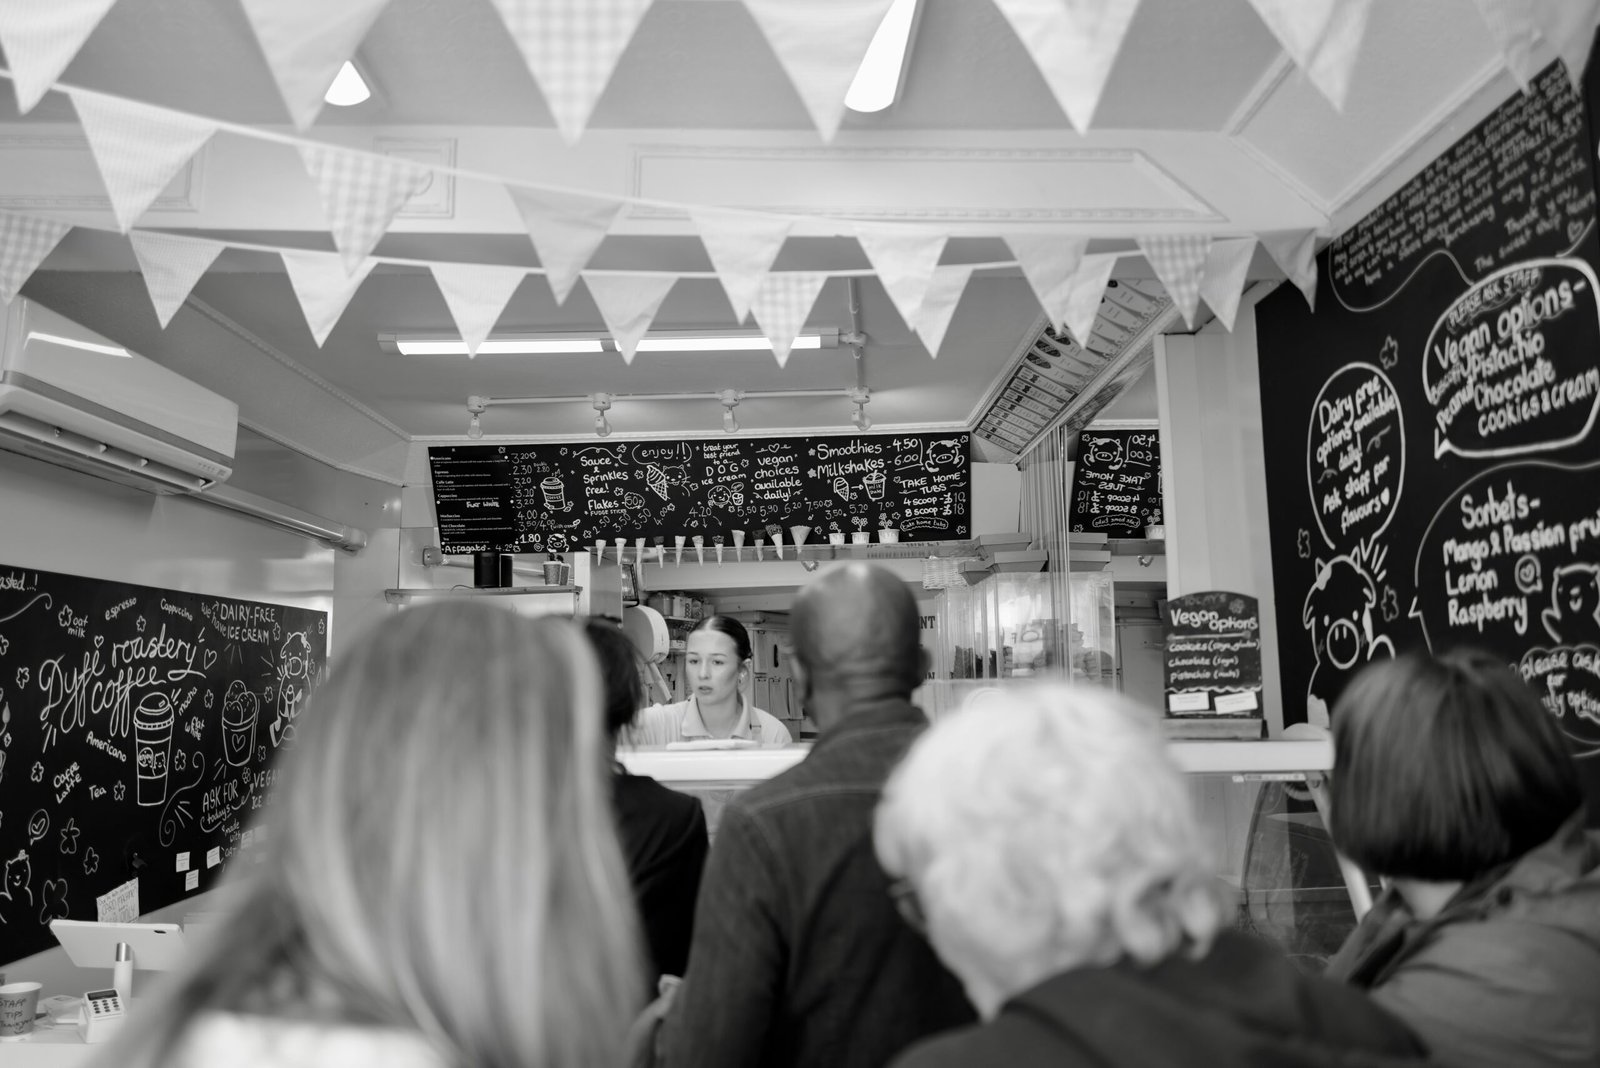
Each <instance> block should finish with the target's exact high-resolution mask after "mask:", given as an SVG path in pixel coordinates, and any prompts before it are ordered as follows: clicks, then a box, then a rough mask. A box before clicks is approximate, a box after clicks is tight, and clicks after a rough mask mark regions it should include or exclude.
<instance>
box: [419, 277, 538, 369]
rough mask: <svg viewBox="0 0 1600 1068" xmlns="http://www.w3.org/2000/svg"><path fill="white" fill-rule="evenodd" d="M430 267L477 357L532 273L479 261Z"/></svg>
mask: <svg viewBox="0 0 1600 1068" xmlns="http://www.w3.org/2000/svg"><path fill="white" fill-rule="evenodd" d="M428 269H429V270H431V271H432V272H433V280H434V282H436V283H438V286H439V292H440V293H442V294H444V302H445V304H446V305H447V306H449V308H450V317H451V318H452V319H454V320H455V321H456V329H457V330H458V331H460V332H461V340H462V341H465V342H466V343H467V355H469V356H476V355H477V354H478V346H479V345H481V344H483V340H484V338H486V337H488V336H489V331H491V330H493V329H494V324H495V323H496V322H498V321H499V319H500V313H501V312H503V311H505V310H506V304H507V303H508V302H509V301H510V300H511V295H512V294H513V293H515V292H516V291H517V287H518V286H520V285H521V284H522V280H523V279H524V278H526V277H527V276H528V272H527V271H525V270H523V269H522V268H521V267H489V266H484V265H481V264H476V263H432V264H429V265H428Z"/></svg>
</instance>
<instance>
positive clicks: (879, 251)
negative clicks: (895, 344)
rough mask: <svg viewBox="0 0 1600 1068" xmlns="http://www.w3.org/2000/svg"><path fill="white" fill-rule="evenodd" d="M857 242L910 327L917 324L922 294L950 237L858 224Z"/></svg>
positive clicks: (914, 230) (931, 231)
mask: <svg viewBox="0 0 1600 1068" xmlns="http://www.w3.org/2000/svg"><path fill="white" fill-rule="evenodd" d="M856 240H857V241H859V242H861V249H862V251H863V252H865V253H866V254H867V259H868V260H870V261H871V262H872V269H873V271H875V272H876V273H877V275H878V281H880V282H882V283H883V288H884V289H887V290H888V291H889V299H890V300H892V301H894V306H895V307H896V308H897V309H899V312H900V318H902V319H904V320H905V321H906V325H907V326H910V325H912V324H914V323H915V322H916V321H917V309H918V308H920V307H922V295H923V293H925V292H927V289H928V283H929V282H931V281H932V280H933V271H934V268H935V267H937V266H939V256H940V254H941V253H943V252H944V243H945V241H946V240H947V236H946V235H945V234H944V233H942V232H940V231H938V230H925V229H922V228H920V227H910V226H872V225H869V224H866V223H857V224H856Z"/></svg>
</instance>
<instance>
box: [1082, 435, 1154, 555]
mask: <svg viewBox="0 0 1600 1068" xmlns="http://www.w3.org/2000/svg"><path fill="white" fill-rule="evenodd" d="M1160 522H1161V447H1160V442H1159V440H1158V438H1157V434H1156V431H1155V430H1096V429H1094V428H1093V427H1090V428H1089V429H1087V430H1085V431H1084V432H1083V433H1082V434H1081V435H1080V436H1079V438H1078V463H1077V466H1076V467H1075V468H1074V469H1073V475H1072V511H1071V515H1070V517H1069V518H1068V520H1067V524H1068V525H1069V526H1070V527H1071V528H1072V529H1073V530H1076V531H1085V532H1088V533H1090V534H1109V535H1110V536H1111V537H1113V538H1142V537H1144V528H1145V527H1146V526H1148V525H1150V524H1151V523H1160Z"/></svg>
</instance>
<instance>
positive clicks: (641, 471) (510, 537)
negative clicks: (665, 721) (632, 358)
mask: <svg viewBox="0 0 1600 1068" xmlns="http://www.w3.org/2000/svg"><path fill="white" fill-rule="evenodd" d="M428 463H429V466H430V467H431V469H432V474H433V497H434V507H435V511H436V513H437V515H438V519H439V538H440V541H441V542H442V548H443V549H444V551H445V552H447V553H467V552H558V553H559V552H568V551H572V550H577V549H583V548H587V547H588V546H590V545H591V544H593V543H594V542H596V541H605V542H607V543H610V542H612V541H613V540H614V539H616V538H625V539H627V540H628V541H629V542H632V541H633V539H635V538H646V539H655V538H668V539H670V538H672V537H674V536H676V535H701V536H704V537H706V540H707V544H708V545H709V544H713V543H714V539H715V538H719V537H727V536H728V535H729V532H730V531H733V530H744V531H746V532H747V534H748V535H749V537H750V539H751V542H752V544H753V543H754V539H755V538H756V537H757V536H762V535H763V533H764V531H765V530H766V529H767V528H768V527H775V528H779V529H782V530H785V531H787V530H788V529H789V528H790V527H793V526H807V527H810V528H811V530H812V531H813V532H814V533H812V535H811V538H812V540H813V541H825V540H826V535H827V534H829V533H853V532H855V531H864V530H879V529H883V528H892V529H894V530H897V531H898V532H899V536H900V538H901V540H903V541H940V540H952V539H958V538H965V537H968V536H969V534H968V531H969V530H970V528H971V525H972V524H971V518H970V517H971V499H970V493H971V482H970V480H971V466H970V464H969V461H968V435H966V434H959V433H957V434H896V435H890V434H882V435H869V436H859V437H805V438H767V439H735V440H726V441H719V440H699V441H639V442H616V443H600V444H594V445H585V444H568V445H464V446H446V447H434V448H430V449H429V450H428ZM790 536H792V535H790ZM729 544H732V542H731V541H729Z"/></svg>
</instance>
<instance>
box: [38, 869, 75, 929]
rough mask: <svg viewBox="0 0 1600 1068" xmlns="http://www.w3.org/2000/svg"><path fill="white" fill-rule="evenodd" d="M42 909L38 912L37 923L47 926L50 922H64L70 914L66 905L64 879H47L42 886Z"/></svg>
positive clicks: (70, 910)
mask: <svg viewBox="0 0 1600 1068" xmlns="http://www.w3.org/2000/svg"><path fill="white" fill-rule="evenodd" d="M43 897H44V907H43V908H41V909H40V910H39V922H40V923H41V924H47V923H49V922H50V921H51V920H64V919H66V918H67V917H68V916H70V915H71V914H72V909H71V908H70V907H69V906H68V905H67V881H66V880H65V879H47V880H46V881H45V884H44V894H43Z"/></svg>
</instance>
